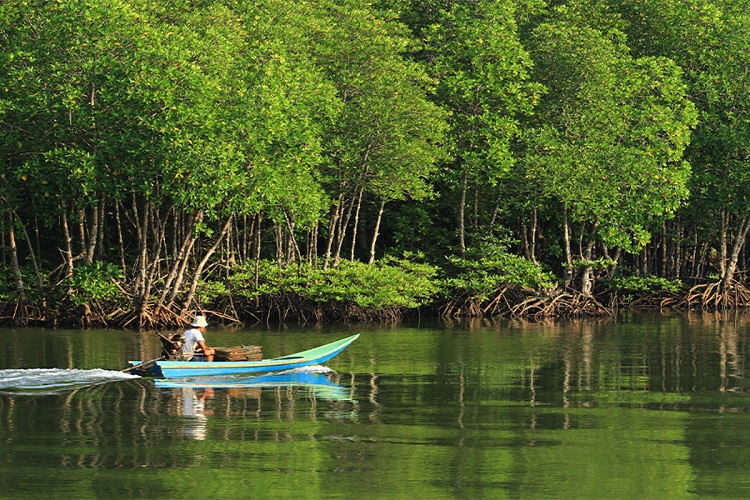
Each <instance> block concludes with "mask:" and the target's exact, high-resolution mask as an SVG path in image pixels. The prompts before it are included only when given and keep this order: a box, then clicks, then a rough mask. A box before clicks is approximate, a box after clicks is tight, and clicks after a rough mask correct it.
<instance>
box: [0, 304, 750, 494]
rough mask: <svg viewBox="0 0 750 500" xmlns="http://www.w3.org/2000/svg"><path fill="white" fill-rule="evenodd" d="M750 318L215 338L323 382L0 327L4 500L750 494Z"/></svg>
mask: <svg viewBox="0 0 750 500" xmlns="http://www.w3.org/2000/svg"><path fill="white" fill-rule="evenodd" d="M749 320H750V317H745V316H731V317H721V316H713V315H697V314H684V315H674V316H650V315H633V316H626V317H624V318H622V319H619V320H618V321H609V320H607V321H602V320H583V321H567V322H562V323H552V322H550V323H544V324H526V323H515V322H500V323H490V322H473V323H457V324H453V325H451V324H443V323H430V324H425V323H422V324H421V325H412V326H402V327H388V328H386V327H375V326H369V327H364V328H361V329H356V330H355V329H352V328H343V327H342V328H334V327H328V328H324V329H321V328H290V329H277V330H274V331H269V330H265V331H263V330H261V329H246V330H221V331H219V330H217V329H209V331H208V332H207V334H206V336H207V339H208V340H209V343H210V344H213V345H241V344H258V345H262V346H263V349H264V356H265V357H273V356H278V355H283V354H288V353H292V352H297V351H300V350H303V349H307V348H309V347H313V346H316V345H320V344H324V343H327V342H330V341H333V340H336V339H338V338H342V337H345V336H348V335H351V334H352V333H354V332H355V331H358V332H362V336H361V337H360V338H359V339H358V340H357V341H356V342H355V343H354V344H352V346H350V347H349V348H348V349H347V350H346V351H344V352H343V353H342V354H340V355H339V356H338V357H336V358H334V359H333V360H331V361H330V362H328V363H326V365H325V366H316V367H311V368H309V369H306V370H302V371H293V372H291V373H285V374H280V375H273V376H264V377H252V378H248V377H244V378H242V377H217V378H213V379H209V380H207V381H199V380H197V379H193V380H167V381H154V380H149V379H142V378H138V377H132V376H130V375H126V374H123V373H120V372H119V370H120V369H121V368H124V367H125V366H126V360H131V359H151V358H153V357H156V356H157V355H158V351H159V348H160V343H159V340H158V338H156V336H155V335H153V334H148V333H145V334H137V333H132V332H119V331H104V330H99V331H85V332H79V331H64V330H11V329H4V330H0V336H2V338H3V340H4V344H5V349H4V350H2V351H0V497H3V498H41V497H55V498H74V497H75V498H205V497H213V498H248V497H261V498H291V497H294V498H352V497H358V498H364V499H368V498H389V499H390V498H409V499H415V498H420V499H421V498H506V497H513V498H689V497H696V498H697V497H700V498H704V497H714V498H716V497H721V498H727V497H732V498H737V497H750V479H747V476H746V474H744V471H745V470H747V467H748V465H750V400H749V399H748V383H747V381H746V380H747V379H746V375H747V374H746V372H745V370H746V369H747V368H746V359H747V351H748V333H747V332H748V326H750V321H749Z"/></svg>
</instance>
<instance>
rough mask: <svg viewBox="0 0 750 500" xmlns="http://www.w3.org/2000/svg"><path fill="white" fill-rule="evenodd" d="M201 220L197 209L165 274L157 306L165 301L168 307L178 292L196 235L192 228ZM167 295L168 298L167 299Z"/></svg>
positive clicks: (200, 212) (201, 217)
mask: <svg viewBox="0 0 750 500" xmlns="http://www.w3.org/2000/svg"><path fill="white" fill-rule="evenodd" d="M202 220H203V212H202V211H198V212H196V213H194V214H193V216H192V217H191V218H190V222H189V223H188V226H187V228H186V229H185V237H184V239H183V240H182V245H180V250H179V251H178V253H177V256H176V257H175V260H174V262H173V263H172V268H171V269H170V271H169V274H168V275H167V280H166V281H165V283H164V291H163V292H162V294H161V297H160V298H159V304H158V306H157V308H161V307H162V306H164V304H165V302H166V304H167V307H169V306H170V305H171V304H172V302H174V299H175V296H176V295H177V293H178V292H179V289H180V285H181V284H182V279H183V276H184V275H185V268H186V267H187V261H188V259H189V256H190V254H191V252H192V250H193V245H194V244H195V240H196V239H197V236H196V235H195V234H194V228H195V225H196V224H199V223H200V222H201V221H202ZM167 297H169V299H167Z"/></svg>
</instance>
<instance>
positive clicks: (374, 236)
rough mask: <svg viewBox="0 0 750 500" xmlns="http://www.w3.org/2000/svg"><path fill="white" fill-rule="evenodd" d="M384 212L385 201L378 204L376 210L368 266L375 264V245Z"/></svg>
mask: <svg viewBox="0 0 750 500" xmlns="http://www.w3.org/2000/svg"><path fill="white" fill-rule="evenodd" d="M384 211H385V200H382V201H381V202H380V209H379V210H378V218H377V220H376V221H375V230H374V231H373V232H372V244H371V245H370V262H369V263H370V264H372V263H373V262H375V244H376V242H377V241H378V235H379V234H380V221H382V220H383V212H384Z"/></svg>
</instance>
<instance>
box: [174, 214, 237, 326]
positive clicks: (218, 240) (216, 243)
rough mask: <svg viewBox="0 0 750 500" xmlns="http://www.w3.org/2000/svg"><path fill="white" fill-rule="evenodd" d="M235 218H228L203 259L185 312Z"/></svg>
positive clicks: (184, 309)
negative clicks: (207, 264) (207, 265)
mask: <svg viewBox="0 0 750 500" xmlns="http://www.w3.org/2000/svg"><path fill="white" fill-rule="evenodd" d="M233 217H234V215H230V216H229V217H228V218H227V221H226V222H225V223H224V227H223V228H222V229H221V233H219V236H217V237H216V241H214V244H213V245H212V246H211V248H209V249H208V251H207V252H206V254H205V255H204V256H203V258H202V259H201V261H200V263H199V264H198V267H197V269H196V270H195V274H194V275H193V282H192V283H191V284H190V290H189V291H188V294H187V297H186V298H185V304H184V306H183V311H187V310H188V309H190V304H191V303H192V302H193V297H195V290H196V289H197V288H198V281H200V279H201V275H202V274H203V269H204V268H205V267H206V263H207V262H208V260H209V259H210V258H211V256H212V255H213V254H214V252H216V249H217V248H218V247H219V244H220V243H221V240H223V239H224V236H226V234H227V232H228V231H229V226H230V224H231V223H232V218H233Z"/></svg>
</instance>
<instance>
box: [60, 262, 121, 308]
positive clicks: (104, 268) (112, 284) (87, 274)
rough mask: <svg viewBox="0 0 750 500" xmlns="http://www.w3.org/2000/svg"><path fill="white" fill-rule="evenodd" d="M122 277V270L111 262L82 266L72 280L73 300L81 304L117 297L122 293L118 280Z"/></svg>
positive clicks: (78, 304)
mask: <svg viewBox="0 0 750 500" xmlns="http://www.w3.org/2000/svg"><path fill="white" fill-rule="evenodd" d="M122 279H123V272H122V270H121V269H120V268H119V267H117V266H116V265H114V264H112V263H110V262H102V261H96V262H93V263H91V264H88V265H84V266H80V267H78V268H76V270H75V273H74V274H73V277H72V278H71V280H70V287H71V295H70V297H71V300H72V302H73V303H74V304H75V305H77V306H80V305H83V304H85V303H87V302H90V301H108V300H113V299H116V298H118V297H119V296H120V295H121V294H120V291H119V289H118V287H117V283H116V282H117V281H119V280H122Z"/></svg>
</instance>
